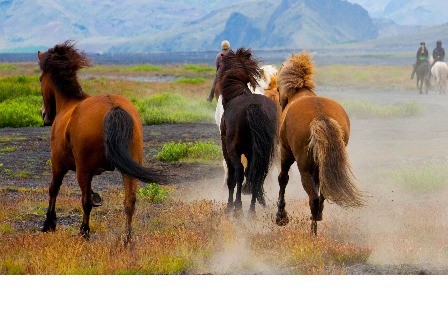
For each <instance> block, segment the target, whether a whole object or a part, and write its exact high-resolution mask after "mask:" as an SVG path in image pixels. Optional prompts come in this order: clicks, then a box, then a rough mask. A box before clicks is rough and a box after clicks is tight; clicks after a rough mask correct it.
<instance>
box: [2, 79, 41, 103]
mask: <svg viewBox="0 0 448 336" xmlns="http://www.w3.org/2000/svg"><path fill="white" fill-rule="evenodd" d="M37 82H38V76H14V77H5V78H1V79H0V103H1V102H3V101H5V100H8V99H12V98H16V97H25V96H40V95H41V93H40V87H39V85H38V84H37Z"/></svg>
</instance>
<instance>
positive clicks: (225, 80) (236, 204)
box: [219, 48, 277, 212]
mask: <svg viewBox="0 0 448 336" xmlns="http://www.w3.org/2000/svg"><path fill="white" fill-rule="evenodd" d="M223 62H224V67H223V70H222V72H221V76H220V78H219V82H220V86H221V90H222V97H223V98H222V102H223V106H224V114H223V117H222V122H221V141H222V151H223V155H224V159H225V161H226V164H227V169H228V177H227V186H228V188H229V199H228V203H227V209H228V210H233V209H235V210H237V211H238V210H240V209H241V208H242V202H241V192H242V189H244V191H245V193H250V194H251V195H252V200H251V204H250V211H251V212H255V201H256V200H258V202H259V203H260V204H262V205H265V199H264V188H263V184H264V180H265V179H266V176H267V174H268V170H269V166H270V164H271V161H272V158H273V155H274V144H275V140H276V134H277V133H276V122H277V118H276V115H277V113H276V107H275V104H274V103H273V102H272V101H271V100H270V99H268V98H266V97H265V96H262V95H259V94H253V93H252V92H251V91H250V90H249V88H248V85H247V84H248V83H249V84H250V86H252V88H253V89H255V87H256V85H257V79H259V78H260V77H261V71H260V68H258V66H257V62H256V60H254V59H253V57H252V52H251V50H250V49H245V48H240V49H238V50H237V52H236V53H233V52H232V51H230V52H229V53H228V54H227V55H226V56H224V57H223ZM242 154H244V156H246V158H247V161H248V165H247V168H246V170H245V171H244V168H243V165H242V163H241V155H242ZM244 176H246V182H245V185H244V187H243V186H242V184H243V180H244ZM235 185H236V186H237V190H236V197H235V201H234V200H233V193H234V189H235Z"/></svg>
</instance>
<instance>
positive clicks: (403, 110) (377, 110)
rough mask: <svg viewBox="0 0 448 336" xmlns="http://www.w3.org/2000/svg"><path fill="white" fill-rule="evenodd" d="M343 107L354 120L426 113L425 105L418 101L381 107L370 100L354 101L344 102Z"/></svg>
mask: <svg viewBox="0 0 448 336" xmlns="http://www.w3.org/2000/svg"><path fill="white" fill-rule="evenodd" d="M341 105H342V107H343V108H344V109H345V111H346V112H347V114H348V116H349V117H350V118H353V119H373V118H392V117H408V116H418V115H423V114H424V113H425V111H424V108H423V105H422V104H421V103H419V102H417V101H416V100H412V101H409V102H404V103H401V104H396V105H379V104H375V103H372V102H370V101H368V100H353V101H343V102H341Z"/></svg>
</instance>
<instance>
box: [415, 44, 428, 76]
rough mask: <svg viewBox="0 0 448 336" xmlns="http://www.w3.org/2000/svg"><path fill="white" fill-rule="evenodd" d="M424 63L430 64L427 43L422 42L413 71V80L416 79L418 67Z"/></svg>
mask: <svg viewBox="0 0 448 336" xmlns="http://www.w3.org/2000/svg"><path fill="white" fill-rule="evenodd" d="M423 62H428V49H426V46H425V42H420V48H418V50H417V62H415V64H414V69H412V75H411V79H413V78H414V75H415V71H416V70H417V67H418V66H419V65H420V64H421V63H423Z"/></svg>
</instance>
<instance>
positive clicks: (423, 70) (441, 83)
mask: <svg viewBox="0 0 448 336" xmlns="http://www.w3.org/2000/svg"><path fill="white" fill-rule="evenodd" d="M430 62H431V64H432V63H433V62H434V59H433V58H432V56H431V59H430V61H429V62H428V61H423V62H421V63H420V64H419V65H418V66H417V69H416V70H415V72H416V74H417V88H418V89H419V92H420V94H422V93H423V92H424V93H426V94H427V93H428V91H429V88H431V87H433V88H434V92H435V93H439V94H444V93H445V92H446V81H447V79H448V65H447V64H446V63H445V62H443V61H438V62H435V63H434V65H433V66H432V68H431V74H430V76H429V77H428V73H429V67H430V65H429V63H430ZM431 78H432V79H433V80H434V83H433V85H432V84H431Z"/></svg>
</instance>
